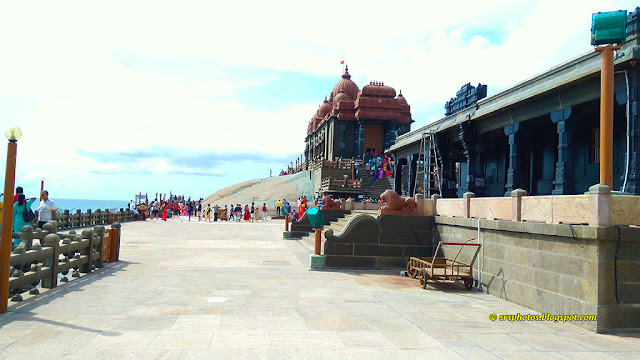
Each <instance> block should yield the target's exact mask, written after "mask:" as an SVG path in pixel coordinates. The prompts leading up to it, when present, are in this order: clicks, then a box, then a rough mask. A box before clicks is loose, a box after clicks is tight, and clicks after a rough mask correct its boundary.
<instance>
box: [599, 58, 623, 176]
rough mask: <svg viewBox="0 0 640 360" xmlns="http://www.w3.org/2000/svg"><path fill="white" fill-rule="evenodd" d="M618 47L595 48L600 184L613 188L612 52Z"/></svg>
mask: <svg viewBox="0 0 640 360" xmlns="http://www.w3.org/2000/svg"><path fill="white" fill-rule="evenodd" d="M619 49H620V46H603V47H598V48H596V52H599V53H601V58H602V68H601V70H600V184H602V185H607V186H608V187H609V188H612V187H613V51H614V50H619Z"/></svg>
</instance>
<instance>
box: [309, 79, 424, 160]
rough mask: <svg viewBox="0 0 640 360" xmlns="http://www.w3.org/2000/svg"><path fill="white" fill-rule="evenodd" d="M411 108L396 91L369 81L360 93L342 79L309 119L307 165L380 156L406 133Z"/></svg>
mask: <svg viewBox="0 0 640 360" xmlns="http://www.w3.org/2000/svg"><path fill="white" fill-rule="evenodd" d="M410 110H411V108H410V106H409V104H408V103H407V100H406V99H405V98H404V96H402V91H400V92H399V93H396V90H395V89H394V88H392V87H390V86H386V85H384V83H383V82H376V81H372V82H370V83H369V84H368V85H365V86H364V87H363V88H362V89H360V88H359V87H358V85H357V84H356V83H355V82H353V80H351V75H350V74H349V69H348V67H345V71H344V74H343V75H342V79H341V80H340V81H338V83H337V84H336V85H335V86H334V87H333V90H332V91H331V94H330V95H329V96H328V98H327V97H325V99H324V102H322V104H320V106H319V107H318V110H317V111H316V113H315V114H313V116H312V117H311V120H310V121H309V126H308V128H307V137H306V139H305V143H306V146H305V158H306V159H307V161H317V160H335V159H338V158H359V159H362V156H363V154H365V153H368V152H370V151H371V150H377V151H378V152H379V153H382V152H383V151H384V150H385V149H388V148H389V147H390V146H391V145H393V144H394V143H395V140H396V137H397V136H399V135H402V134H405V133H407V132H409V130H410V127H411V123H412V122H413V121H412V120H411V111H410Z"/></svg>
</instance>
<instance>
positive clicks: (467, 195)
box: [462, 191, 476, 219]
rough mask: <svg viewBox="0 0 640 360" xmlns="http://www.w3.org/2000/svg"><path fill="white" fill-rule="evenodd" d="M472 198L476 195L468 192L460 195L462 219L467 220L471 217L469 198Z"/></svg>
mask: <svg viewBox="0 0 640 360" xmlns="http://www.w3.org/2000/svg"><path fill="white" fill-rule="evenodd" d="M474 197H476V194H474V193H472V192H470V191H467V192H466V193H464V194H462V198H463V199H464V217H465V218H467V219H468V218H470V217H471V198H474Z"/></svg>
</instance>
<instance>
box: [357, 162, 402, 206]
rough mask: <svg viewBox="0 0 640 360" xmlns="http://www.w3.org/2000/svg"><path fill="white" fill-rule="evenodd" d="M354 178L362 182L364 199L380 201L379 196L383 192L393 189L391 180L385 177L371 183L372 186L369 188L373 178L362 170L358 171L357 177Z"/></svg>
mask: <svg viewBox="0 0 640 360" xmlns="http://www.w3.org/2000/svg"><path fill="white" fill-rule="evenodd" d="M356 178H357V179H360V180H361V181H362V194H363V195H364V197H365V199H367V198H372V199H374V200H377V199H380V194H382V193H383V192H384V191H385V190H387V189H393V182H392V181H393V179H391V178H389V177H387V176H385V177H384V178H382V179H380V180H377V181H375V182H374V183H373V186H371V179H372V178H373V176H371V175H369V173H368V172H367V171H366V170H365V169H364V168H363V169H362V170H360V171H358V176H357V177H356Z"/></svg>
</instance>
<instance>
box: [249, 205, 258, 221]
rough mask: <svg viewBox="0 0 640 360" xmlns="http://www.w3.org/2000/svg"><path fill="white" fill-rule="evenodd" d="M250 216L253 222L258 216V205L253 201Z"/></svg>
mask: <svg viewBox="0 0 640 360" xmlns="http://www.w3.org/2000/svg"><path fill="white" fill-rule="evenodd" d="M249 218H250V219H251V222H253V220H255V218H256V207H255V205H254V204H253V203H251V214H250V216H249Z"/></svg>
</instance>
